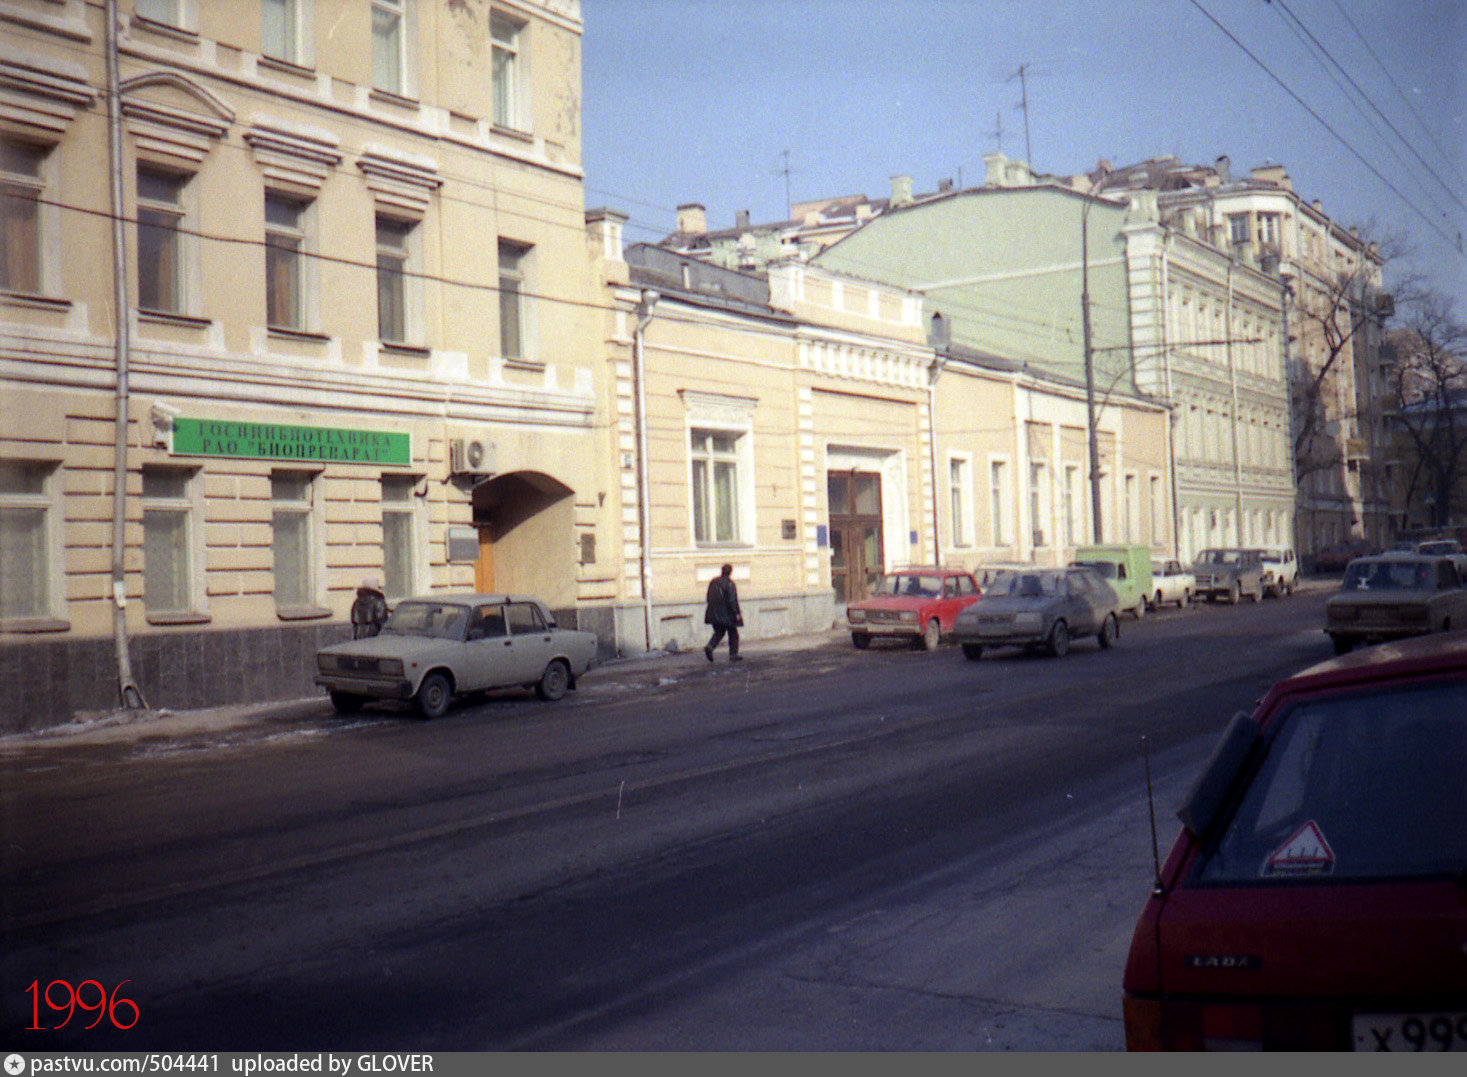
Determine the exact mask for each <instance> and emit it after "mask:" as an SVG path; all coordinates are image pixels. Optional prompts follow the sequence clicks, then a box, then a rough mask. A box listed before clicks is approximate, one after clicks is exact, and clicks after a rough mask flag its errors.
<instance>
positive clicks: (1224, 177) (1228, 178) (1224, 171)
mask: <svg viewBox="0 0 1467 1077" xmlns="http://www.w3.org/2000/svg"><path fill="white" fill-rule="evenodd" d="M1213 167H1214V168H1216V169H1217V181H1218V182H1219V183H1221V184H1223V185H1224V186H1226V185H1227V184H1229V183H1232V182H1233V162H1232V161H1230V160H1228V157H1227V155H1226V154H1224V155H1223V156H1221V157H1219V158H1218V159H1217V160H1216V161H1214V162H1213Z"/></svg>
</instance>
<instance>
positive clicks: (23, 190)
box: [0, 137, 52, 295]
mask: <svg viewBox="0 0 1467 1077" xmlns="http://www.w3.org/2000/svg"><path fill="white" fill-rule="evenodd" d="M0 149H3V151H4V153H3V156H0V207H3V208H0V228H3V229H4V230H5V234H4V236H0V242H3V244H4V245H3V247H0V252H3V259H0V274H3V276H0V291H8V292H18V293H22V294H29V295H43V294H45V293H46V292H47V291H48V288H47V285H48V284H49V283H50V281H49V276H48V269H49V268H50V267H49V266H48V264H47V263H48V259H47V257H46V256H47V253H48V252H49V251H50V250H51V249H52V245H51V244H50V243H49V242H48V239H49V237H50V235H51V234H52V233H51V229H50V223H51V222H50V221H49V220H48V218H49V216H50V214H49V213H48V207H47V206H46V205H45V195H46V179H47V172H48V168H47V164H48V162H49V160H50V157H51V149H52V147H50V146H45V145H41V144H40V143H36V142H31V141H27V140H25V139H16V138H8V137H0ZM12 154H14V155H15V157H14V163H16V164H20V163H22V162H21V158H23V157H24V158H29V157H30V156H31V155H34V161H35V171H34V172H32V171H30V170H28V169H27V170H25V171H17V170H15V169H14V168H10V167H6V166H7V165H8V164H10V163H11V161H12ZM27 204H29V212H24V213H18V214H17V215H16V216H15V217H12V215H11V209H12V208H14V209H17V210H23V209H25V208H26V205H27ZM21 217H24V219H25V220H26V222H27V224H28V227H29V229H30V233H31V234H30V235H29V236H24V235H14V234H12V232H11V228H12V222H13V221H16V220H19V219H21ZM21 248H23V249H24V250H25V251H26V252H27V254H28V256H29V257H28V259H27V261H28V262H29V265H28V270H29V272H27V273H22V274H17V275H16V276H14V277H13V276H12V275H11V267H12V265H13V262H12V259H14V258H15V256H16V254H17V252H18V250H19V249H21ZM22 278H24V279H22Z"/></svg>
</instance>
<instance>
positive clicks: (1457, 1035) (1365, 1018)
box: [1354, 1013, 1467, 1051]
mask: <svg viewBox="0 0 1467 1077" xmlns="http://www.w3.org/2000/svg"><path fill="white" fill-rule="evenodd" d="M1354 1032H1355V1050H1357V1051H1467V1013H1357V1014H1356V1015H1355V1020H1354Z"/></svg>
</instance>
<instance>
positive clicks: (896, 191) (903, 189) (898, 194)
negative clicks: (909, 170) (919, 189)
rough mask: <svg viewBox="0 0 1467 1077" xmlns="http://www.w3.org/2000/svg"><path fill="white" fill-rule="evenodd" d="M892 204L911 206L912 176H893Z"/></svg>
mask: <svg viewBox="0 0 1467 1077" xmlns="http://www.w3.org/2000/svg"><path fill="white" fill-rule="evenodd" d="M891 204H892V206H893V207H896V206H910V205H911V204H912V177H911V176H905V175H898V176H893V177H891Z"/></svg>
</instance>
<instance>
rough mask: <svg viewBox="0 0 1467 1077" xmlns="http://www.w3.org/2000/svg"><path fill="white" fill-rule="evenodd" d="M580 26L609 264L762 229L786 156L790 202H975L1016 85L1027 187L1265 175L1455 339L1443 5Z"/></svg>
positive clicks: (1465, 306)
mask: <svg viewBox="0 0 1467 1077" xmlns="http://www.w3.org/2000/svg"><path fill="white" fill-rule="evenodd" d="M582 14H583V16H584V19H585V37H584V61H583V69H582V79H583V93H584V111H583V115H584V125H585V142H584V151H583V162H584V166H585V169H586V188H587V190H586V203H587V205H588V206H602V205H604V206H609V207H611V208H613V209H617V210H620V211H621V212H624V213H628V214H630V216H631V220H630V222H629V224H628V228H627V240H628V242H640V241H650V240H655V239H658V238H660V237H661V236H662V235H664V234H666V233H667V232H669V231H671V230H672V229H673V227H674V224H675V213H676V207H677V206H678V205H680V204H682V203H685V202H699V203H702V204H703V205H704V206H706V207H707V209H708V217H709V223H710V225H711V226H712V227H715V228H717V227H729V226H732V224H733V221H734V214H735V213H736V212H737V211H739V210H743V209H747V210H749V211H750V212H751V214H752V216H753V219H754V220H756V221H765V220H775V219H779V218H782V217H784V215H785V198H786V186H785V185H786V177H785V176H784V175H783V174H782V171H783V169H784V165H785V161H786V157H785V154H786V151H787V152H788V158H787V160H788V164H789V167H790V168H791V169H792V172H791V174H790V175H789V177H788V181H789V193H790V197H791V198H792V200H793V201H796V202H798V201H801V200H803V199H809V198H818V197H824V196H828V195H839V194H855V193H864V194H867V195H870V196H871V197H873V198H876V197H884V196H885V195H886V194H887V193H888V192H889V189H890V177H891V176H892V175H894V174H897V173H905V174H907V175H910V176H912V177H913V179H914V181H915V187H916V189H917V190H919V191H929V190H934V189H935V188H936V187H937V184H938V181H939V180H943V179H953V180H954V181H957V182H960V183H961V184H963V185H965V186H971V185H975V184H978V183H981V182H982V177H983V155H984V154H985V153H988V152H990V151H991V150H993V149H995V148H998V147H999V146H1000V144H1001V147H1002V149H1003V151H1004V152H1005V153H1007V154H1008V155H1010V156H1012V157H1020V158H1025V157H1027V156H1029V154H1026V150H1025V123H1024V121H1025V112H1024V110H1022V109H1020V107H1019V102H1020V94H1021V86H1020V80H1019V78H1018V77H1017V73H1018V71H1019V69H1020V67H1021V65H1022V66H1023V67H1024V69H1025V82H1026V83H1027V98H1028V110H1027V114H1028V144H1029V146H1030V148H1031V151H1032V164H1033V165H1034V167H1035V168H1036V169H1038V170H1039V171H1044V172H1053V173H1058V174H1069V173H1073V172H1079V171H1083V170H1085V169H1088V168H1090V167H1093V166H1094V164H1095V162H1096V161H1097V160H1098V159H1100V158H1106V159H1108V160H1110V161H1111V162H1112V163H1114V164H1117V165H1120V164H1125V163H1130V162H1133V161H1137V160H1141V159H1144V158H1147V157H1152V156H1157V155H1160V154H1172V155H1175V156H1177V157H1179V158H1181V159H1183V160H1184V161H1189V162H1198V163H1210V162H1212V161H1213V160H1214V159H1215V158H1217V157H1218V156H1219V155H1222V154H1226V155H1227V156H1228V157H1229V158H1230V159H1231V161H1232V166H1233V169H1234V171H1235V172H1246V171H1247V170H1248V169H1249V168H1251V167H1253V166H1255V165H1259V164H1265V163H1278V164H1282V165H1284V166H1285V167H1286V168H1287V169H1288V172H1289V175H1290V176H1291V178H1292V179H1293V181H1294V188H1295V190H1296V191H1298V192H1299V193H1300V194H1301V195H1302V196H1303V197H1304V198H1305V199H1308V200H1313V199H1316V198H1317V199H1319V200H1320V201H1321V202H1322V203H1323V204H1324V207H1325V210H1326V211H1327V212H1328V213H1330V215H1331V216H1333V217H1334V218H1335V219H1336V220H1338V221H1340V222H1341V223H1343V224H1345V225H1351V224H1358V225H1361V226H1362V227H1363V228H1364V229H1365V230H1366V231H1367V232H1368V233H1369V234H1371V235H1376V236H1381V237H1383V238H1385V237H1389V236H1399V237H1401V238H1402V239H1404V240H1405V241H1406V242H1407V243H1408V244H1409V246H1410V248H1411V249H1412V251H1413V252H1414V253H1413V255H1412V256H1411V257H1410V258H1409V259H1408V260H1405V261H1401V262H1398V263H1397V265H1398V266H1401V267H1409V268H1411V269H1414V270H1418V271H1421V272H1425V273H1427V274H1428V275H1429V277H1430V279H1431V282H1432V283H1433V285H1434V286H1435V287H1436V288H1437V289H1438V290H1440V291H1442V292H1443V293H1445V294H1448V295H1451V296H1453V297H1454V298H1455V301H1456V304H1457V305H1456V312H1457V314H1458V315H1459V317H1462V318H1467V254H1464V253H1463V252H1462V251H1463V250H1464V249H1467V0H1084V2H1081V0H906V2H895V0H582ZM1209 15H1210V16H1211V19H1209V17H1208V16H1209ZM1212 20H1216V23H1215V22H1214V21H1212ZM1217 23H1220V24H1221V28H1220V27H1219V26H1218V25H1217ZM1225 30H1226V31H1227V32H1225ZM1228 32H1230V33H1231V34H1232V35H1233V37H1235V38H1236V39H1237V40H1236V41H1234V40H1230V38H1229V37H1228ZM1311 38H1312V39H1313V40H1317V42H1318V43H1319V46H1318V47H1315V46H1314V44H1313V41H1312V40H1311ZM1245 50H1247V51H1245ZM1250 52H1251V53H1252V56H1253V57H1256V60H1255V59H1253V58H1250V56H1249V53H1250ZM1324 53H1328V57H1332V58H1333V61H1334V62H1337V63H1338V67H1336V66H1335V63H1334V62H1332V61H1331V60H1330V59H1329V58H1327V57H1326V56H1325V55H1324ZM1266 69H1267V70H1266ZM1269 71H1271V72H1272V73H1273V74H1272V75H1271V74H1270V73H1269ZM1274 76H1277V79H1278V80H1279V81H1276V80H1275V78H1274ZM1280 81H1281V82H1282V83H1283V84H1284V85H1282V86H1281V85H1280ZM1357 86H1358V88H1359V91H1358V92H1357V90H1356V87H1357ZM1291 93H1292V96H1291ZM1362 94H1363V97H1362ZM1296 96H1297V98H1298V99H1300V100H1296V99H1295V97H1296ZM1301 101H1302V103H1301ZM1311 110H1312V112H1313V115H1311ZM1376 110H1379V113H1377V111H1376ZM1000 128H1001V131H1002V133H1001V135H1000V134H997V133H996V132H997V131H998V130H999V129H1000ZM1331 129H1332V130H1333V132H1334V133H1331ZM1337 136H1338V137H1337ZM1459 237H1462V238H1459ZM1459 244H1460V245H1461V248H1460V249H1459Z"/></svg>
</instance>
